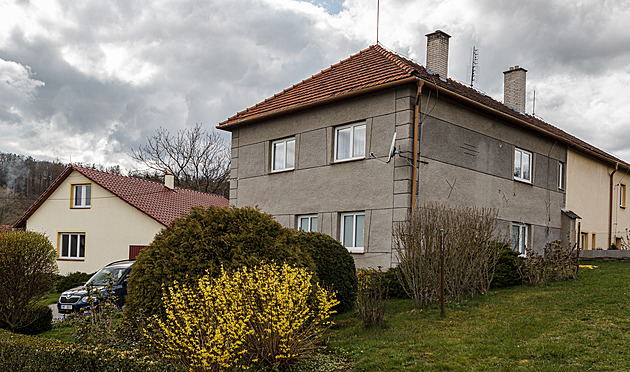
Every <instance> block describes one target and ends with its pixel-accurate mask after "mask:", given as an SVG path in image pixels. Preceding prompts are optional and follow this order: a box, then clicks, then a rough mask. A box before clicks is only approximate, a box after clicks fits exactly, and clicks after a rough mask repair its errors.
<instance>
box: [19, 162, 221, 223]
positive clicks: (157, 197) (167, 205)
mask: <svg viewBox="0 0 630 372" xmlns="http://www.w3.org/2000/svg"><path fill="white" fill-rule="evenodd" d="M74 171H76V172H79V173H81V174H82V175H84V176H85V177H87V178H88V179H90V180H91V181H93V182H94V183H96V184H97V185H99V186H101V187H102V188H104V189H106V190H107V191H109V192H111V193H112V194H114V195H116V196H117V197H119V198H120V199H121V200H123V201H125V202H127V203H128V204H129V205H131V206H133V207H134V208H136V209H138V210H139V211H141V212H143V213H145V214H146V215H148V216H149V217H151V218H153V219H154V220H156V221H157V222H159V223H161V224H162V225H164V226H168V225H170V224H171V222H173V220H174V219H175V218H177V217H180V216H182V215H186V214H188V212H189V211H190V209H191V208H192V207H203V208H209V207H226V206H228V205H229V202H228V200H227V199H226V198H224V197H223V196H220V195H214V194H206V193H203V192H199V191H193V190H187V189H181V188H179V187H175V188H174V189H169V188H167V187H166V186H164V184H161V183H157V182H153V181H148V180H144V179H141V178H135V177H126V176H121V175H118V174H112V173H108V172H103V171H99V170H96V169H92V168H85V167H80V166H78V165H68V167H67V168H66V169H65V170H64V171H63V173H62V174H61V175H60V176H59V177H58V178H57V179H56V180H55V182H53V184H52V185H50V187H49V188H48V189H47V190H46V191H45V192H44V194H42V196H40V197H39V199H37V201H36V202H35V203H34V204H33V205H32V206H31V207H30V208H29V209H28V211H26V213H25V214H24V216H22V218H20V220H19V221H18V222H17V223H16V224H15V225H14V226H15V227H24V226H25V225H26V220H28V218H29V217H30V216H31V215H32V214H33V213H34V212H35V211H36V210H37V209H38V208H39V207H40V206H41V205H42V204H43V203H44V202H45V201H46V199H48V197H49V196H50V194H52V193H53V192H54V191H55V190H56V189H57V188H58V187H59V186H60V185H61V183H62V182H63V181H64V180H65V179H66V178H67V177H68V176H69V175H70V174H71V173H72V172H74Z"/></svg>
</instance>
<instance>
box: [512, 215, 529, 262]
mask: <svg viewBox="0 0 630 372" xmlns="http://www.w3.org/2000/svg"><path fill="white" fill-rule="evenodd" d="M514 228H518V241H517V242H516V244H515V243H514ZM528 239H529V226H528V225H526V224H524V223H519V222H512V249H514V250H515V251H517V252H518V253H519V255H520V256H525V255H526V254H527V251H526V249H527V247H528V243H527V242H528Z"/></svg>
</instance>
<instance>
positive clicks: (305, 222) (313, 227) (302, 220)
mask: <svg viewBox="0 0 630 372" xmlns="http://www.w3.org/2000/svg"><path fill="white" fill-rule="evenodd" d="M298 230H302V231H307V232H308V231H314V232H317V215H312V216H298Z"/></svg>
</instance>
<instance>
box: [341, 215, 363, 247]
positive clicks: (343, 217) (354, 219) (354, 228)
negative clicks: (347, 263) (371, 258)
mask: <svg viewBox="0 0 630 372" xmlns="http://www.w3.org/2000/svg"><path fill="white" fill-rule="evenodd" d="M350 216H351V217H352V243H351V244H350V245H348V246H347V245H345V236H344V234H345V230H346V229H345V227H346V226H345V221H346V217H350ZM358 217H363V245H362V246H357V219H358ZM340 226H341V229H340V234H339V235H340V241H341V244H342V245H343V246H344V247H346V249H347V250H348V251H349V252H350V253H364V252H365V212H352V213H342V214H341V224H340Z"/></svg>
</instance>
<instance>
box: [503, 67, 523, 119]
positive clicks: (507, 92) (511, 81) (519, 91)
mask: <svg viewBox="0 0 630 372" xmlns="http://www.w3.org/2000/svg"><path fill="white" fill-rule="evenodd" d="M526 73H527V70H525V69H524V68H522V67H518V66H514V67H510V69H509V70H507V71H504V72H503V103H504V104H506V105H508V106H510V107H513V108H515V109H517V110H519V111H520V112H525V100H526V89H525V75H526Z"/></svg>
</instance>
